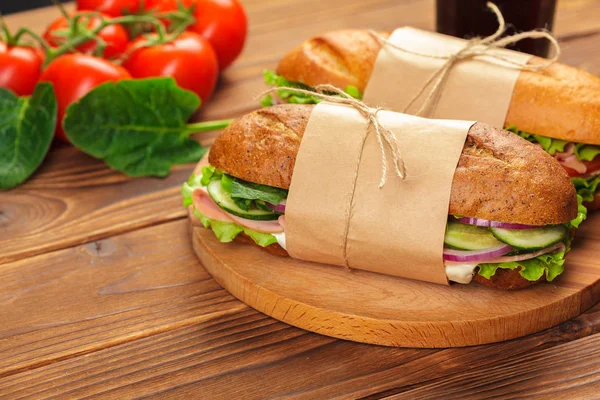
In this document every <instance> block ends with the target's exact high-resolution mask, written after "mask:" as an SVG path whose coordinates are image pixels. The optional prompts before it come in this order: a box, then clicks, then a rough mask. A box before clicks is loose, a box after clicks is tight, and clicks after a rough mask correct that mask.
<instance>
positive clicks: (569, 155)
mask: <svg viewBox="0 0 600 400" xmlns="http://www.w3.org/2000/svg"><path fill="white" fill-rule="evenodd" d="M554 158H556V161H558V162H559V163H560V164H561V165H562V166H563V167H567V168H570V169H572V170H574V171H577V173H579V174H585V172H586V171H587V166H586V165H585V164H584V163H583V162H582V161H581V160H579V159H578V158H577V156H576V155H575V144H574V143H569V144H567V145H566V146H565V151H563V152H562V153H560V152H556V154H554Z"/></svg>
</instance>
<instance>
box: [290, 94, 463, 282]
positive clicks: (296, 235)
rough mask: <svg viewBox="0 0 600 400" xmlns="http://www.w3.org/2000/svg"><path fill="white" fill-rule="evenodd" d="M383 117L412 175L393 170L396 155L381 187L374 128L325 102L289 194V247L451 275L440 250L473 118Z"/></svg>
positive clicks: (309, 130)
mask: <svg viewBox="0 0 600 400" xmlns="http://www.w3.org/2000/svg"><path fill="white" fill-rule="evenodd" d="M378 117H379V121H380V122H381V125H383V126H384V127H386V128H388V129H389V130H391V131H392V132H393V133H394V135H395V136H396V138H397V140H398V142H399V146H400V149H401V151H402V156H403V160H404V163H405V166H406V169H407V179H406V180H405V181H402V180H400V178H399V177H397V176H396V175H395V174H393V168H392V165H391V162H390V167H389V170H390V171H389V176H388V180H387V183H386V184H385V186H384V187H383V188H381V189H380V188H379V183H380V179H381V173H382V170H381V168H382V158H381V150H380V147H379V144H378V141H377V136H376V134H375V130H374V129H372V127H370V128H369V127H368V124H367V121H366V120H365V118H364V117H363V116H361V115H360V114H359V112H358V111H356V110H355V109H354V108H352V107H349V106H342V105H333V104H330V103H325V102H322V103H320V104H318V105H317V106H315V108H314V110H313V112H312V114H311V116H310V119H309V121H308V125H307V127H306V131H305V133H304V136H303V139H302V143H301V145H300V149H299V151H298V156H297V158H296V164H295V167H294V175H293V177H292V182H291V186H290V191H289V195H288V199H287V204H286V215H285V217H286V231H285V233H286V242H287V251H288V252H289V254H290V255H291V256H292V257H294V258H299V259H302V260H307V261H315V262H320V263H326V264H334V265H338V266H348V267H350V268H356V269H362V270H366V271H373V272H378V273H383V274H388V275H394V276H400V277H404V278H410V279H417V280H422V281H428V282H434V283H439V284H448V281H447V279H446V273H445V269H444V264H443V260H442V252H443V243H444V233H445V228H446V221H447V218H448V204H449V201H450V188H451V186H452V178H453V176H454V170H455V169H456V165H457V163H458V159H459V157H460V154H461V152H462V148H463V145H464V142H465V139H466V135H467V132H468V130H469V128H470V127H471V125H472V124H473V122H466V121H442V120H428V119H424V118H418V117H414V116H409V115H404V114H399V113H394V112H388V111H380V112H379V113H378ZM368 128H369V129H368ZM390 158H391V157H389V156H388V159H390ZM346 228H348V229H347V230H346ZM346 232H347V234H346Z"/></svg>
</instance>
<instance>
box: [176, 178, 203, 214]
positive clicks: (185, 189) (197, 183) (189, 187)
mask: <svg viewBox="0 0 600 400" xmlns="http://www.w3.org/2000/svg"><path fill="white" fill-rule="evenodd" d="M201 178H202V177H200V176H196V175H194V174H192V175H190V179H188V181H187V182H186V183H184V184H183V186H182V188H181V195H182V196H183V206H184V207H187V206H189V205H192V204H193V203H194V201H193V200H192V192H193V191H194V190H195V189H197V188H200V187H202V186H205V185H203V184H202V182H201Z"/></svg>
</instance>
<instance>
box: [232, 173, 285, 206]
mask: <svg viewBox="0 0 600 400" xmlns="http://www.w3.org/2000/svg"><path fill="white" fill-rule="evenodd" d="M230 193H231V197H232V198H234V199H236V198H237V199H248V200H262V201H266V202H267V203H271V204H275V205H277V204H279V203H280V202H281V200H283V199H285V198H286V197H287V194H288V191H287V190H285V189H280V188H276V187H272V186H266V185H259V184H258V183H252V182H246V181H243V180H241V179H237V178H234V179H233V181H232V184H231V192H230Z"/></svg>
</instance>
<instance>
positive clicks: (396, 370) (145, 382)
mask: <svg viewBox="0 0 600 400" xmlns="http://www.w3.org/2000/svg"><path fill="white" fill-rule="evenodd" d="M598 332H600V307H599V306H596V307H595V308H593V309H591V310H590V311H588V312H587V313H586V314H584V315H581V316H580V317H577V318H575V319H574V320H571V321H569V322H566V323H564V324H561V325H559V326H557V327H555V328H552V329H549V330H546V331H543V332H540V333H538V334H536V335H531V336H527V337H525V338H522V339H519V340H513V341H508V342H503V343H497V344H491V345H484V346H478V347H467V348H452V349H443V350H434V349H401V348H390V347H382V346H372V345H365V344H358V343H352V342H347V341H342V340H335V339H332V338H328V337H326V336H321V335H316V334H312V333H307V332H305V331H302V330H300V329H297V328H293V327H290V326H289V325H286V324H283V323H281V322H277V321H275V320H273V319H271V318H269V317H266V316H264V315H262V314H260V313H257V312H256V311H254V310H251V309H247V310H243V311H241V312H237V313H236V314H226V315H222V316H217V317H216V318H212V319H209V320H206V321H199V322H198V323H196V324H193V325H189V326H185V327H181V328H178V329H174V330H172V331H169V332H163V333H159V334H157V335H155V336H152V337H146V338H141V339H139V340H135V341H131V342H128V343H124V344H121V345H118V346H115V347H111V348H108V349H104V350H99V351H97V352H95V353H92V354H89V355H87V356H85V357H76V358H73V359H69V360H64V361H59V362H57V363H55V364H52V365H46V366H42V367H40V368H37V369H35V370H31V371H24V372H21V373H19V374H16V375H13V376H10V377H6V378H4V379H1V380H0V393H3V394H4V398H6V399H17V398H19V399H41V398H61V399H75V398H83V397H88V396H90V397H91V398H102V399H125V398H134V397H136V398H138V397H145V396H148V397H151V398H161V399H163V398H167V399H181V398H210V399H233V398H243V399H264V398H311V399H325V398H333V397H336V398H348V399H350V398H362V397H366V398H381V397H385V396H390V395H394V394H398V393H404V392H409V391H410V390H413V389H416V388H419V387H427V386H426V385H428V384H433V383H435V382H438V381H441V380H442V379H448V380H451V379H452V377H453V376H456V375H459V374H464V375H465V376H470V375H469V374H476V375H477V376H481V377H482V380H481V381H480V385H481V386H483V385H486V384H488V381H486V380H485V379H488V380H492V381H496V382H497V383H496V384H497V385H502V384H504V383H506V385H504V386H510V384H511V380H514V382H515V383H516V382H518V379H519V376H520V375H518V376H515V375H514V371H515V369H519V365H520V361H522V360H526V359H529V358H531V359H533V360H540V359H542V360H546V361H545V364H540V363H537V364H536V363H534V362H531V363H530V364H529V366H531V367H537V369H538V372H539V373H535V372H534V371H532V374H531V375H527V379H528V382H529V383H530V384H535V385H536V386H538V387H540V388H548V387H550V386H551V385H553V384H555V383H556V382H555V380H556V373H553V372H555V371H558V368H560V363H557V364H556V365H554V362H553V360H557V361H562V360H566V359H568V358H571V359H575V358H578V357H580V356H582V355H583V354H582V353H583V352H585V351H587V350H586V349H588V350H589V347H587V345H584V346H583V347H581V348H579V349H578V350H573V351H567V352H566V353H565V356H564V358H562V357H560V358H557V356H560V354H562V353H563V350H562V346H560V344H561V343H565V342H568V341H572V340H576V339H578V338H582V337H586V336H588V335H592V334H596V335H595V336H592V337H593V338H595V339H597V338H599V337H600V335H597V333H598ZM573 343H577V342H573ZM592 344H593V345H594V346H596V347H597V342H596V341H594V342H593V343H592ZM553 348H555V349H557V350H556V352H554V353H551V354H552V356H551V358H550V359H548V358H545V357H544V356H543V354H545V352H546V349H553ZM596 352H597V349H596V348H595V351H594V353H593V354H596ZM537 354H540V356H536V355H537ZM513 360H517V361H519V362H516V363H515V362H513ZM590 361H591V360H590ZM504 365H507V366H510V367H511V368H512V371H513V373H512V374H508V375H506V381H503V380H502V377H503V376H504V375H501V374H496V373H494V372H493V371H496V370H498V371H503V369H502V368H504V367H503V366H504ZM572 365H573V363H571V364H570V366H572ZM589 365H590V362H588V361H586V363H585V364H583V363H582V368H587V366H589ZM552 366H555V367H556V368H557V369H552ZM544 367H545V368H547V370H548V372H549V373H548V374H544V373H543V371H541V368H544ZM486 371H492V373H491V374H490V375H486V374H485V372H486ZM528 371H529V370H522V371H521V372H522V373H523V374H524V375H526V374H527V373H528ZM563 375H564V374H563ZM579 375H580V373H579V372H574V373H573V377H576V376H579ZM561 378H562V376H561ZM581 383H582V385H580V386H584V384H585V382H583V380H582V381H581ZM521 385H522V386H525V383H521ZM472 386H476V385H472ZM442 389H443V387H442ZM472 393H476V387H473V388H472ZM408 398H410V397H408ZM429 398H436V396H433V397H429ZM437 398H439V397H437ZM442 398H444V397H442ZM462 398H466V397H462ZM555 398H569V397H555Z"/></svg>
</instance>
